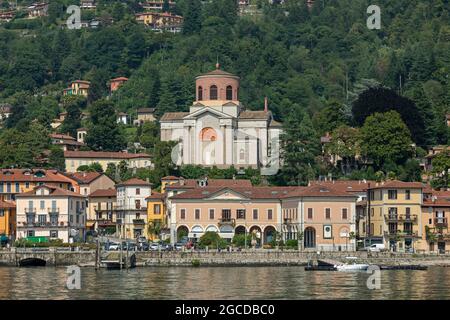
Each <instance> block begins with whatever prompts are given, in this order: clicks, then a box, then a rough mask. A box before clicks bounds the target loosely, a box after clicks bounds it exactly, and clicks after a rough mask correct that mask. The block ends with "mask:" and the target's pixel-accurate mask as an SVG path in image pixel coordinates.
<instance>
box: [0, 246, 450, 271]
mask: <svg viewBox="0 0 450 320" xmlns="http://www.w3.org/2000/svg"><path fill="white" fill-rule="evenodd" d="M115 252H117V251H115ZM107 253H108V252H105V251H102V252H99V253H97V252H96V250H81V249H75V250H71V249H69V248H11V249H9V250H2V251H0V266H1V265H3V266H19V265H20V264H21V262H23V261H24V260H25V259H37V260H42V261H45V265H46V266H67V265H79V266H82V267H95V266H96V261H97V266H101V259H102V257H105V255H107ZM123 255H124V256H126V252H125V251H124V252H123ZM128 255H135V258H136V266H137V267H145V266H161V267H167V266H289V265H290V266H293V265H306V264H307V263H308V261H310V260H316V259H322V260H323V259H327V260H331V261H337V262H346V257H357V258H358V261H360V262H362V263H368V264H376V265H384V266H397V265H426V266H431V265H438V266H450V254H441V255H438V254H410V253H391V252H379V253H378V252H377V253H374V252H365V251H357V252H320V253H317V252H299V251H296V250H265V249H260V250H247V251H233V252H227V251H221V252H217V251H209V252H206V251H172V252H164V251H161V252H158V251H145V252H142V251H136V252H134V251H130V252H128Z"/></svg>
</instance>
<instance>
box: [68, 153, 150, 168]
mask: <svg viewBox="0 0 450 320" xmlns="http://www.w3.org/2000/svg"><path fill="white" fill-rule="evenodd" d="M64 158H65V160H66V171H67V172H76V171H77V169H78V167H80V166H83V165H90V164H93V163H99V164H100V165H101V166H102V168H103V171H106V169H107V168H108V163H113V164H115V165H116V166H117V165H119V163H120V162H121V161H125V162H126V164H127V165H128V167H129V168H136V169H138V168H151V167H152V166H153V165H152V162H151V158H150V155H148V154H145V153H128V152H102V151H66V152H64Z"/></svg>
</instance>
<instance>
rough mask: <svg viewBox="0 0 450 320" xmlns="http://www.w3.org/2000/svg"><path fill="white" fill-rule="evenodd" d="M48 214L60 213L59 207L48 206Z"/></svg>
mask: <svg viewBox="0 0 450 320" xmlns="http://www.w3.org/2000/svg"><path fill="white" fill-rule="evenodd" d="M47 212H48V214H59V208H48V209H47Z"/></svg>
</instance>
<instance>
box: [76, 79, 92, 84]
mask: <svg viewBox="0 0 450 320" xmlns="http://www.w3.org/2000/svg"><path fill="white" fill-rule="evenodd" d="M72 83H84V84H91V82H90V81H87V80H74V81H72Z"/></svg>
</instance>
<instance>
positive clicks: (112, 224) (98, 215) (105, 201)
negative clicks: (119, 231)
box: [86, 187, 117, 234]
mask: <svg viewBox="0 0 450 320" xmlns="http://www.w3.org/2000/svg"><path fill="white" fill-rule="evenodd" d="M116 207H117V196H116V189H115V188H114V187H112V188H108V189H97V190H95V191H93V192H91V193H90V194H89V197H88V210H87V222H86V228H87V229H88V230H92V231H98V232H99V233H100V234H111V233H115V232H116V215H115V211H114V210H115V209H116Z"/></svg>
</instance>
